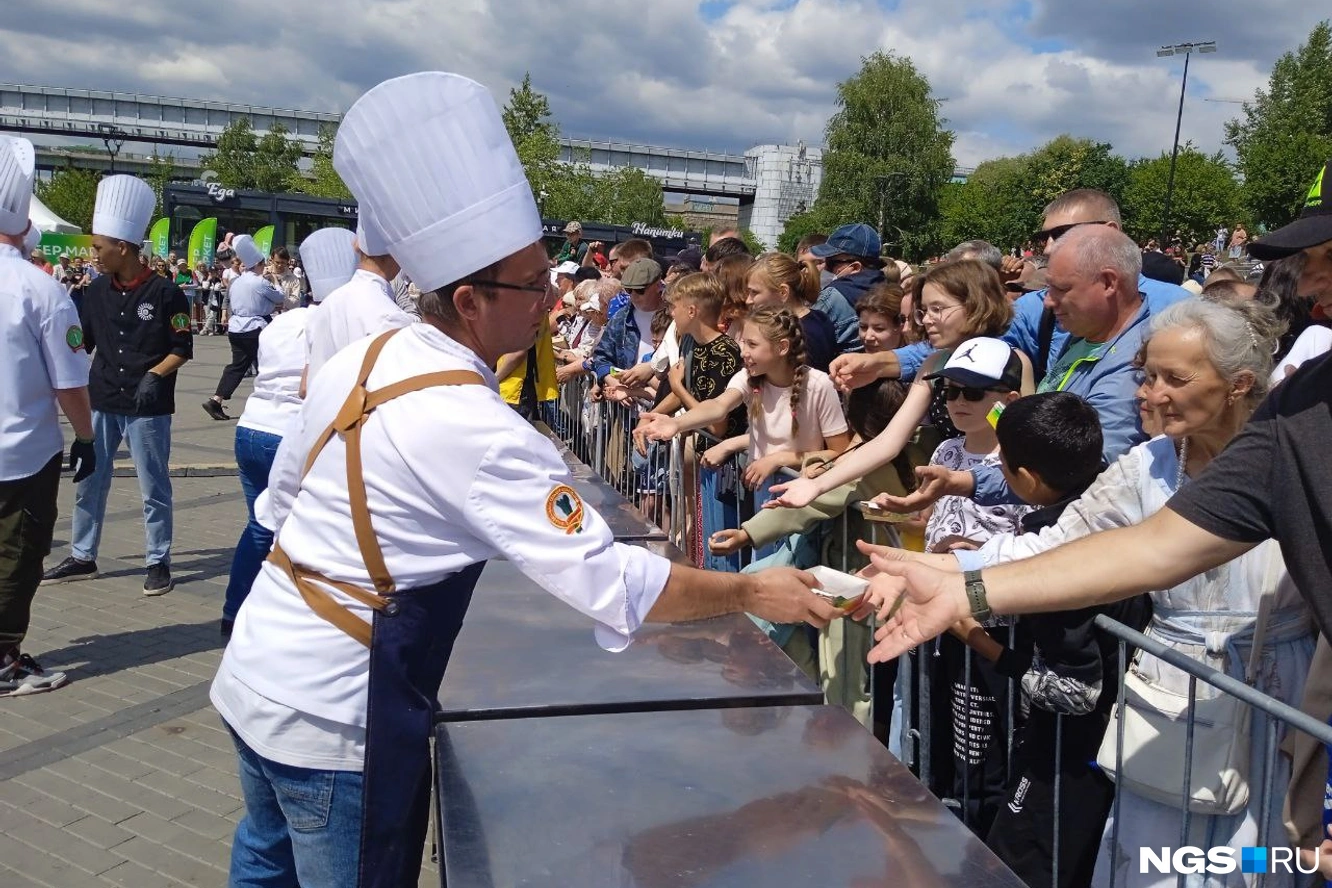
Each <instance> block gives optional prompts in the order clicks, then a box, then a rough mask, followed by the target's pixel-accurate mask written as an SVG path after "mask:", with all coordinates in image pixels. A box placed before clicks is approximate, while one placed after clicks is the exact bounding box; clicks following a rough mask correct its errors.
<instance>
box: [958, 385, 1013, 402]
mask: <svg viewBox="0 0 1332 888" xmlns="http://www.w3.org/2000/svg"><path fill="white" fill-rule="evenodd" d="M1006 391H1008V389H1002V388H972V387H971V386H969V385H946V386H944V400H945V401H956V400H957V399H958V398H959V397H961V398H964V399H966V400H968V401H970V402H972V403H973V404H974V403H976V402H977V401H983V400H984V399H985V396H986V395H987V394H989V393H991V392H1006Z"/></svg>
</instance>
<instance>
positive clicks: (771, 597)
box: [745, 567, 844, 629]
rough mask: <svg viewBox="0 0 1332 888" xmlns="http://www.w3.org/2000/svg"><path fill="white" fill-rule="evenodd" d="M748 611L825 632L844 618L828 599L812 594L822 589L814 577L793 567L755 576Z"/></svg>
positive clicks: (768, 618)
mask: <svg viewBox="0 0 1332 888" xmlns="http://www.w3.org/2000/svg"><path fill="white" fill-rule="evenodd" d="M751 576H752V578H753V580H754V582H753V584H752V585H751V586H750V593H749V597H748V600H747V601H746V602H745V610H746V611H748V612H749V613H751V614H754V615H755V616H758V617H762V618H763V619H765V620H771V621H772V622H774V623H809V624H810V625H811V626H813V627H815V628H817V629H823V628H824V627H826V626H827V625H828V624H829V623H831V622H832V621H833V620H836V619H838V618H839V617H842V616H844V614H843V613H842V612H841V611H840V610H838V609H837V608H836V607H834V606H833V604H832V602H830V601H828V600H827V599H826V598H821V597H819V596H818V595H815V594H814V593H813V592H811V591H809V590H811V589H816V588H818V585H819V581H818V580H817V579H815V578H814V575H813V574H811V573H809V572H807V571H803V570H796V569H795V568H791V567H770V568H768V569H767V570H761V571H759V572H758V573H755V574H752V575H751Z"/></svg>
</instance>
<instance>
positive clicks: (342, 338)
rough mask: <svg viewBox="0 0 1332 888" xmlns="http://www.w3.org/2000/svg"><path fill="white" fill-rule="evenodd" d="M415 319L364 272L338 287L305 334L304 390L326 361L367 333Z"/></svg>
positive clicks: (378, 280) (376, 279)
mask: <svg viewBox="0 0 1332 888" xmlns="http://www.w3.org/2000/svg"><path fill="white" fill-rule="evenodd" d="M415 320H416V318H414V317H412V316H411V315H409V314H407V312H405V311H403V310H402V309H401V308H399V307H398V302H397V297H396V296H395V295H394V293H393V287H392V286H391V285H390V284H389V282H388V281H386V280H385V279H384V278H382V277H380V276H379V275H377V274H375V273H374V272H373V271H366V270H365V269H364V268H358V269H356V273H355V274H353V275H352V278H351V280H349V281H347V283H345V284H343V285H342V286H341V287H338V288H337V289H336V290H334V291H333V292H332V293H329V294H328V297H327V298H326V299H324V301H323V302H321V303H319V312H318V314H316V316H315V317H313V318H311V320H310V325H309V327H308V328H307V330H306V334H305V341H306V349H307V355H306V364H308V365H309V368H310V369H309V370H308V371H307V374H306V386H307V387H308V386H309V385H310V382H311V381H313V380H314V378H315V374H317V373H318V372H319V370H320V368H322V367H323V366H324V365H325V364H327V363H328V359H329V358H331V357H333V356H334V355H335V354H337V353H338V352H340V351H342V350H343V349H344V348H346V347H347V346H349V345H351V344H352V343H353V342H356V341H357V340H358V339H364V338H365V337H367V336H369V335H370V334H371V333H383V332H384V331H385V330H396V329H397V328H399V327H406V326H407V325H408V324H410V323H412V322H413V321H415Z"/></svg>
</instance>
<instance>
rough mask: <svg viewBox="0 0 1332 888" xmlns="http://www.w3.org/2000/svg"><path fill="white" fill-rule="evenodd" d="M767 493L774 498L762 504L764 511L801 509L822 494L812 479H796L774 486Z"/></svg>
mask: <svg viewBox="0 0 1332 888" xmlns="http://www.w3.org/2000/svg"><path fill="white" fill-rule="evenodd" d="M768 491H769V492H770V493H772V494H775V496H774V497H773V498H772V499H770V500H768V501H767V502H766V503H764V504H763V508H765V509H803V508H804V507H805V506H808V505H809V504H810V503H812V502H814V500H816V499H818V497H819V494H820V493H822V491H821V490H819V484H818V482H817V481H815V480H814V479H812V478H796V479H795V480H794V481H786V482H783V483H781V484H774V485H772V486H771V487H769V488H768Z"/></svg>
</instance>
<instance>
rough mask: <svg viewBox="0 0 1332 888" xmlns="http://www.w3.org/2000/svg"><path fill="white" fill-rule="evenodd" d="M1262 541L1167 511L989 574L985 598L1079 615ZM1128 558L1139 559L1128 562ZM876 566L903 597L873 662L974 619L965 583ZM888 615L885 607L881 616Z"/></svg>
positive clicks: (893, 596) (996, 606) (1012, 610)
mask: <svg viewBox="0 0 1332 888" xmlns="http://www.w3.org/2000/svg"><path fill="white" fill-rule="evenodd" d="M1255 545H1257V543H1252V542H1235V541H1232V540H1227V539H1223V538H1222V537H1219V536H1216V535H1215V534H1212V533H1209V532H1207V531H1205V530H1203V529H1202V528H1201V527H1198V526H1197V525H1196V524H1192V523H1191V522H1189V521H1187V520H1185V519H1184V518H1183V517H1181V516H1180V515H1178V514H1177V513H1175V512H1174V511H1172V510H1171V509H1170V507H1169V506H1167V507H1166V508H1164V509H1162V510H1161V511H1159V512H1157V513H1156V514H1154V515H1152V516H1151V517H1150V518H1148V519H1147V520H1146V521H1144V522H1142V523H1141V524H1137V525H1134V526H1132V527H1124V528H1120V529H1117V530H1110V531H1106V532H1104V533H1097V534H1092V535H1091V536H1088V537H1084V538H1083V539H1080V540H1078V541H1076V542H1073V543H1069V544H1068V545H1066V546H1060V547H1059V548H1057V549H1053V550H1051V551H1049V552H1046V553H1045V554H1043V555H1038V556H1036V557H1034V558H1028V559H1026V560H1024V561H1016V562H1013V563H1012V564H1005V565H1003V566H1001V567H996V568H993V569H990V570H986V571H985V573H984V575H983V579H984V582H985V590H986V598H987V600H988V602H989V606H990V608H991V609H992V610H993V612H994V613H996V614H1025V613H1040V612H1048V611H1065V610H1075V609H1078V608H1083V607H1092V606H1094V605H1099V604H1108V603H1110V602H1113V601H1119V600H1121V599H1124V598H1128V597H1129V596H1132V595H1137V594H1139V593H1142V592H1147V591H1149V590H1152V589H1167V588H1170V587H1171V586H1175V585H1178V584H1179V583H1181V582H1183V581H1184V580H1186V579H1188V578H1189V577H1192V576H1194V575H1196V574H1198V573H1201V572H1202V571H1205V570H1210V569H1211V568H1213V567H1216V566H1218V565H1221V564H1224V563H1226V562H1227V561H1230V560H1232V559H1235V558H1238V557H1239V556H1240V555H1243V554H1244V553H1245V552H1247V551H1249V550H1250V549H1252V548H1253V547H1254V546H1255ZM1125 553H1133V557H1131V558H1126V557H1125ZM872 560H873V563H874V566H875V567H876V568H878V569H879V571H880V573H879V574H878V575H877V576H875V577H874V578H873V579H871V581H870V582H871V583H872V584H875V585H877V586H880V587H882V589H881V594H882V593H885V592H886V594H883V598H884V599H885V600H887V601H889V602H894V601H896V600H897V597H898V593H899V592H902V591H905V593H906V599H905V601H904V602H903V604H902V606H901V608H900V609H899V610H898V612H897V614H896V615H895V616H894V617H893V618H892V619H890V620H888V621H887V622H886V623H885V624H884V625H883V626H882V627H881V628H880V629H879V631H878V632H877V633H876V634H875V637H876V638H877V639H878V641H879V644H878V645H877V646H876V647H875V648H874V650H873V651H871V652H870V657H869V659H870V662H873V663H878V662H883V661H885V660H890V659H892V658H893V657H896V656H898V655H900V654H902V653H904V652H905V651H907V650H910V649H911V648H913V647H915V646H916V645H918V644H921V643H922V642H924V641H926V640H928V639H930V638H933V637H935V636H936V635H938V634H940V633H941V632H943V631H944V630H946V629H947V628H948V627H949V626H951V625H953V624H954V623H956V622H957V621H958V620H961V619H964V618H966V617H969V616H970V615H971V607H970V605H969V604H968V601H967V594H966V589H965V586H964V584H963V578H962V577H961V576H959V575H957V574H955V573H946V572H943V571H938V570H934V569H931V568H929V567H926V566H924V565H920V564H914V563H909V562H900V561H888V560H886V559H883V558H880V557H878V556H874V557H873V559H872ZM881 615H883V616H886V615H887V614H886V608H885V609H884V610H883V611H881Z"/></svg>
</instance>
